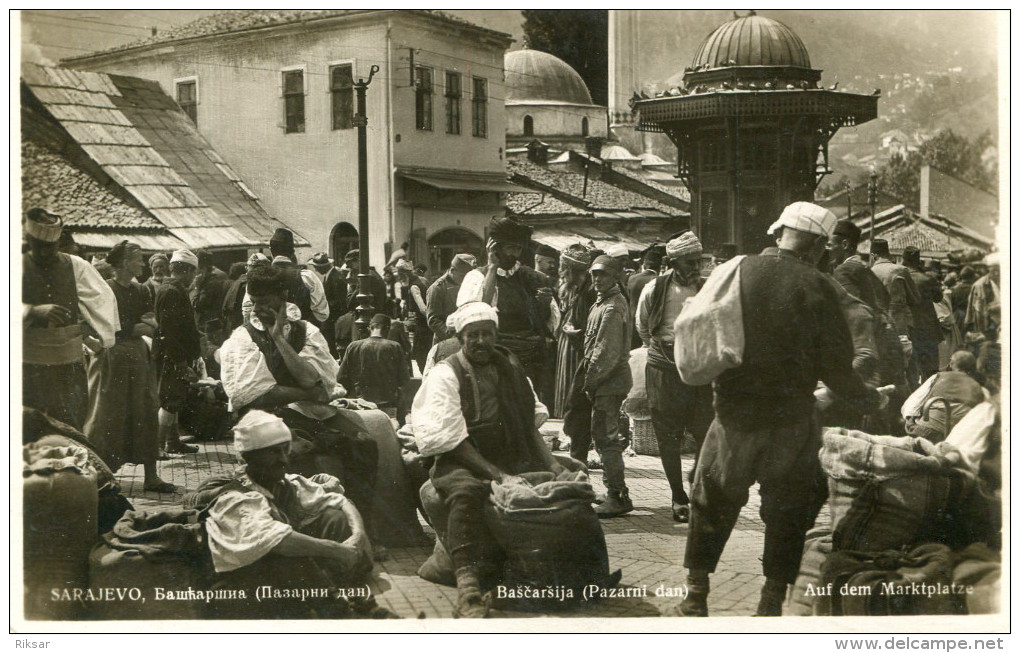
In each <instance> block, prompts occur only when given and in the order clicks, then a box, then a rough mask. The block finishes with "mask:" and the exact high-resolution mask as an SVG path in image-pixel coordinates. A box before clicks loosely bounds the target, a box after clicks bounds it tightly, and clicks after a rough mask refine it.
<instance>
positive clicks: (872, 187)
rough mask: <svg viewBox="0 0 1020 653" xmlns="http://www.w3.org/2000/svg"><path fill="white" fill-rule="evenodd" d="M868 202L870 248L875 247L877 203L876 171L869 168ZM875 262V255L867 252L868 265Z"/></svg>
mask: <svg viewBox="0 0 1020 653" xmlns="http://www.w3.org/2000/svg"><path fill="white" fill-rule="evenodd" d="M868 204H870V205H871V228H870V232H871V233H870V235H869V236H868V237H869V238H870V240H871V248H872V249H874V248H875V205H876V204H878V173H877V172H875V169H874V168H872V169H871V175H870V176H869V181H868ZM874 264H875V257H874V256H872V255H871V254H870V253H869V254H868V265H869V266H871V265H874Z"/></svg>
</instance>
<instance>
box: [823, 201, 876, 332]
mask: <svg viewBox="0 0 1020 653" xmlns="http://www.w3.org/2000/svg"><path fill="white" fill-rule="evenodd" d="M860 242H861V228H860V227H858V226H857V225H856V224H854V223H853V221H852V220H840V221H839V222H837V223H836V226H835V228H834V229H833V230H832V236H830V237H829V244H828V246H827V249H828V252H829V260H830V262H831V263H832V265H833V268H832V277H833V278H834V279H835V280H836V281H838V282H839V285H841V286H843V289H844V290H846V291H847V292H848V293H850V294H851V295H853V296H854V297H856V298H857V299H859V300H861V301H862V302H864V303H865V304H867V305H868V307H869V308H870V309H871V310H872V311H874V312H876V313H882V314H883V315H885V314H888V312H889V291H888V290H886V289H885V285H884V284H883V283H882V280H881V279H879V278H878V277H877V276H875V273H874V272H872V271H871V268H869V267H868V264H867V263H865V262H864V259H862V258H861V255H860V254H858V253H857V246H858V244H859V243H860Z"/></svg>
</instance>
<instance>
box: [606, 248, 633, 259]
mask: <svg viewBox="0 0 1020 653" xmlns="http://www.w3.org/2000/svg"><path fill="white" fill-rule="evenodd" d="M606 256H612V257H613V258H619V257H621V256H630V250H628V249H627V246H626V245H613V246H612V247H610V248H609V249H607V250H606Z"/></svg>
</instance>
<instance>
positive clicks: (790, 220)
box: [768, 202, 838, 238]
mask: <svg viewBox="0 0 1020 653" xmlns="http://www.w3.org/2000/svg"><path fill="white" fill-rule="evenodd" d="M836 222H838V220H837V219H836V216H835V215H833V214H832V211H830V210H828V209H826V208H824V207H821V206H818V205H817V204H812V203H811V202H794V203H793V204H791V205H789V206H788V207H786V208H785V209H783V213H782V215H780V216H779V219H778V220H776V221H775V222H773V223H772V226H771V227H769V231H768V234H769V235H770V236H772V235H774V234H775V233H776V230H777V229H779V228H780V227H789V228H790V229H796V230H797V231H803V232H806V233H809V234H815V235H816V236H825V237H826V238H828V237H829V236H831V235H832V230H833V229H835V228H836Z"/></svg>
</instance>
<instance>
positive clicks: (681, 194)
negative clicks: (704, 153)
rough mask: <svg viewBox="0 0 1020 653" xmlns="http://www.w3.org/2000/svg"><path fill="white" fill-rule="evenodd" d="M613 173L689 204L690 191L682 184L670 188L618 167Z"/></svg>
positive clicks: (667, 185)
mask: <svg viewBox="0 0 1020 653" xmlns="http://www.w3.org/2000/svg"><path fill="white" fill-rule="evenodd" d="M613 172H619V173H620V174H621V175H626V176H628V177H630V178H631V179H636V180H637V181H640V182H641V183H642V184H645V185H647V186H651V187H652V188H654V189H655V190H659V191H662V192H663V193H668V194H670V195H672V196H673V197H675V198H677V199H680V200H683V201H685V202H690V201H691V193H690V191H688V190H687V187H686V186H684V185H682V184H681V185H677V186H671V185H669V184H662V183H659V182H658V181H655V180H654V179H649V178H648V177H646V176H643V175H641V174H639V173H636V172H634V171H633V170H627V169H626V168H624V167H623V166H619V167H615V168H613Z"/></svg>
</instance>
